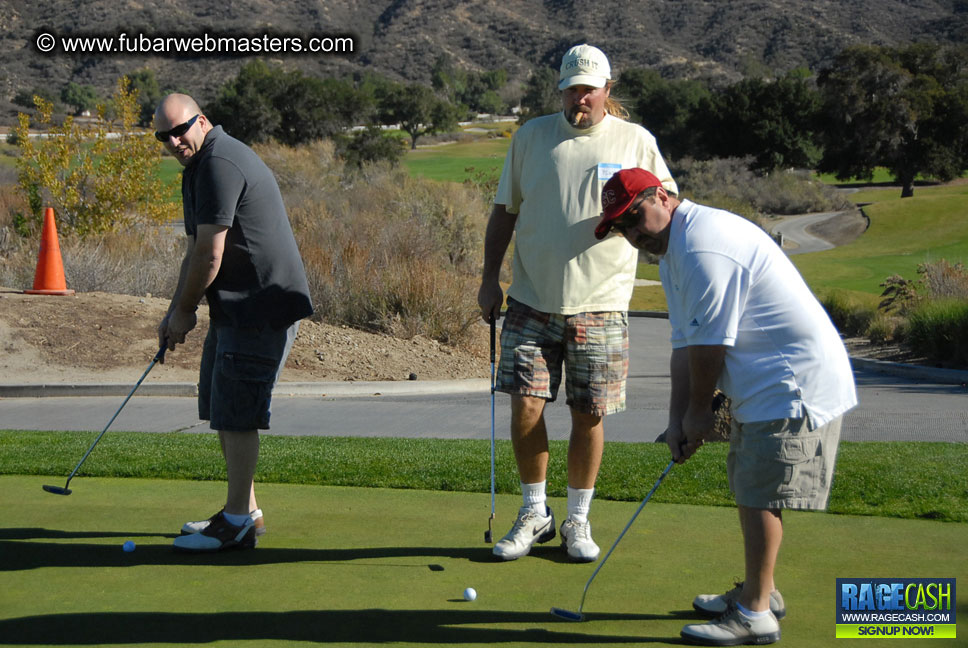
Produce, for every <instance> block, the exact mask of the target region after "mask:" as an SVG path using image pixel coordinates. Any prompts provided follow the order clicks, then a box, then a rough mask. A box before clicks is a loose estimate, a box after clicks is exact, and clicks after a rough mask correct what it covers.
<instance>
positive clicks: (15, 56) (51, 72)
mask: <svg viewBox="0 0 968 648" xmlns="http://www.w3.org/2000/svg"><path fill="white" fill-rule="evenodd" d="M2 4H3V5H4V7H5V9H4V10H2V11H0V102H3V105H0V119H2V120H3V121H4V122H8V123H9V122H10V121H11V118H12V116H13V115H15V113H16V107H13V106H12V104H10V103H9V102H10V100H11V99H12V98H13V97H14V95H15V94H16V93H17V92H18V91H22V90H31V89H33V88H38V87H50V88H52V89H55V90H57V91H59V89H60V88H61V87H63V86H64V85H65V84H66V83H67V82H68V81H74V82H77V83H81V84H91V85H94V86H95V87H96V88H98V90H99V91H100V92H101V93H102V95H107V94H109V93H110V92H111V90H112V89H113V86H114V83H115V81H116V79H117V78H118V76H120V75H121V74H123V73H126V72H131V71H134V70H136V69H139V68H144V67H147V68H150V69H152V70H153V71H154V73H155V76H156V78H158V80H159V83H161V85H162V86H163V87H170V88H178V89H182V90H186V91H189V92H191V93H192V94H194V95H195V96H196V97H199V98H200V99H201V100H203V101H204V100H206V99H210V98H212V97H214V95H215V93H216V92H217V90H218V88H219V87H220V86H221V85H222V84H223V83H224V82H225V81H226V80H228V79H229V78H232V77H234V76H235V74H236V73H237V71H238V68H239V67H240V66H241V65H243V64H244V63H245V62H246V61H247V60H249V59H248V58H244V57H238V58H216V57H195V58H187V57H175V56H171V55H166V56H141V55H125V56H117V55H92V54H86V55H80V54H78V55H68V54H64V53H52V54H48V55H44V54H41V53H40V52H39V51H38V50H37V48H36V46H35V44H34V40H35V38H36V36H37V34H39V33H41V32H43V31H49V32H50V33H52V34H53V35H55V36H56V37H58V38H59V37H61V36H71V35H74V36H77V35H102V36H103V35H116V34H118V33H119V32H121V31H124V32H126V33H137V32H139V31H143V32H145V33H149V34H152V35H155V36H162V35H171V36H179V35H193V34H200V33H212V34H216V35H219V34H240V33H244V34H256V33H265V34H268V35H270V36H271V35H288V34H303V35H307V36H308V35H313V34H315V35H333V36H335V35H345V34H351V35H353V36H354V38H355V44H356V52H355V53H354V54H352V55H321V56H313V55H305V54H303V55H299V56H285V57H282V56H269V57H266V58H268V59H269V60H277V61H281V62H282V63H283V64H284V65H286V66H292V67H297V68H300V69H302V70H303V71H304V72H306V73H308V74H313V75H316V76H323V77H344V76H348V75H351V74H354V73H360V72H365V71H372V72H376V73H379V74H383V75H386V76H388V77H390V78H393V79H396V80H403V81H416V82H423V83H427V82H429V79H430V71H431V68H432V66H433V64H434V62H435V61H436V60H437V58H438V57H439V56H440V55H442V54H444V55H447V56H449V57H451V59H452V61H453V62H454V63H455V64H456V65H458V66H461V67H465V68H467V69H470V70H475V71H482V70H486V69H491V68H504V69H506V70H507V71H508V77H509V80H510V81H511V84H512V87H515V86H517V87H519V86H520V85H521V84H523V83H524V81H525V80H526V79H527V77H528V75H529V74H530V73H531V71H532V70H533V69H534V68H536V67H538V66H551V67H557V64H558V61H559V59H560V57H561V54H562V53H563V52H564V51H565V50H566V49H567V48H568V47H569V46H571V45H573V44H576V43H580V42H590V43H592V44H595V45H597V46H599V47H601V48H602V49H603V50H604V51H605V52H606V54H607V55H608V56H609V59H610V60H611V62H612V65H613V70H614V71H615V72H616V73H619V72H621V71H622V70H624V69H628V68H633V67H647V68H655V69H658V70H659V71H660V72H661V73H662V74H663V75H665V76H667V77H675V78H697V77H701V78H709V79H713V80H722V81H732V80H736V79H738V78H741V77H743V76H746V75H749V74H770V73H778V72H783V71H786V70H789V69H792V68H795V67H809V68H811V69H814V70H817V69H819V68H820V67H822V66H823V65H825V64H827V63H829V61H830V60H831V59H832V57H833V56H834V55H836V54H837V53H838V52H839V51H841V50H842V49H843V48H844V47H846V46H848V45H853V44H859V43H864V44H873V45H889V46H895V45H901V44H905V43H910V42H916V41H933V42H940V43H945V42H964V41H965V40H966V37H968V1H966V0H855V1H852V2H849V3H846V2H840V1H837V0H816V1H815V2H811V3H806V2H790V1H782V0H734V1H731V2H717V1H712V0H647V1H644V2H624V1H619V0H606V1H603V2H597V3H595V4H594V5H585V4H584V3H580V2H575V0H544V1H540V2H539V1H533V0H501V1H497V0H375V1H373V2H364V1H362V0H327V1H325V2H324V1H323V0H289V1H286V2H281V3H274V2H270V1H268V0H235V1H234V2H231V3H225V2H221V3H214V4H212V3H210V4H205V5H200V4H198V3H194V2H189V1H188V0H158V1H157V2H155V3H152V4H148V3H144V2H141V1H140V0H87V1H84V2H74V1H73V0H3V2H2Z"/></svg>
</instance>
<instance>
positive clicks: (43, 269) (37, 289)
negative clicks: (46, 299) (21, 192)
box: [24, 207, 74, 295]
mask: <svg viewBox="0 0 968 648" xmlns="http://www.w3.org/2000/svg"><path fill="white" fill-rule="evenodd" d="M24 292H25V293H27V294H28V295H73V294H74V291H73V290H68V289H67V281H65V279H64V262H63V260H62V259H61V253H60V243H58V241H57V225H55V224H54V210H53V208H51V207H48V208H47V211H46V212H45V213H44V229H43V230H42V231H41V234H40V258H38V259H37V272H36V273H35V274H34V288H33V290H25V291H24Z"/></svg>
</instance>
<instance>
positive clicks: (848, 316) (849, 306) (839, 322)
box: [820, 292, 876, 336]
mask: <svg viewBox="0 0 968 648" xmlns="http://www.w3.org/2000/svg"><path fill="white" fill-rule="evenodd" d="M820 303H821V304H822V305H823V307H824V309H825V310H826V311H827V315H829V316H830V321H832V322H833V323H834V326H836V327H837V330H839V331H840V332H841V333H842V334H844V335H847V336H857V335H864V334H865V333H866V332H867V330H868V328H869V327H870V325H871V322H872V321H873V320H874V318H875V316H876V311H875V310H874V309H873V308H871V307H869V306H865V305H863V304H858V303H855V302H854V301H851V300H850V299H849V298H848V297H846V296H845V295H843V294H842V293H839V292H831V293H828V294H826V295H823V296H822V297H821V298H820Z"/></svg>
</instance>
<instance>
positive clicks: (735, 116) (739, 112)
mask: <svg viewBox="0 0 968 648" xmlns="http://www.w3.org/2000/svg"><path fill="white" fill-rule="evenodd" d="M819 110H820V97H819V95H818V93H817V91H816V90H815V89H814V88H813V87H812V86H811V85H810V78H809V72H808V71H806V70H794V71H792V72H788V73H787V74H785V75H783V76H781V77H780V78H778V79H775V80H770V79H763V78H749V79H743V80H742V81H739V82H738V83H735V84H733V85H731V86H729V87H727V88H726V89H725V90H724V91H723V92H722V93H720V94H719V95H717V96H716V99H715V107H714V111H715V116H714V117H713V118H712V119H711V120H707V128H709V150H710V152H711V153H712V155H713V156H715V157H746V156H752V158H753V162H752V164H751V168H752V169H753V170H756V171H774V170H776V169H787V168H800V169H813V168H814V167H815V166H816V164H817V161H818V160H819V158H820V151H819V149H818V147H817V144H816V139H817V136H816V131H817V123H818V121H817V119H818V115H819Z"/></svg>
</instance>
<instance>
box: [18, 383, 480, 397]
mask: <svg viewBox="0 0 968 648" xmlns="http://www.w3.org/2000/svg"><path fill="white" fill-rule="evenodd" d="M490 389H491V383H490V381H488V380H484V379H471V380H423V381H418V380H389V381H353V382H350V381H347V382H281V383H278V384H277V385H276V387H275V389H273V390H272V393H273V395H274V396H311V397H317V398H338V397H358V396H419V395H425V394H466V393H488V392H489V391H490ZM130 391H131V385H130V384H127V383H117V384H116V383H102V384H93V383H91V384H72V383H48V384H32V385H31V384H21V385H0V398H41V397H46V396H51V397H53V396H60V397H69V396H125V395H127V394H128V393H129V392H130ZM137 395H139V396H186V397H191V396H197V395H198V385H197V384H196V383H188V382H181V383H150V382H146V383H143V384H142V385H141V386H140V387H139V388H138V391H137Z"/></svg>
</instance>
